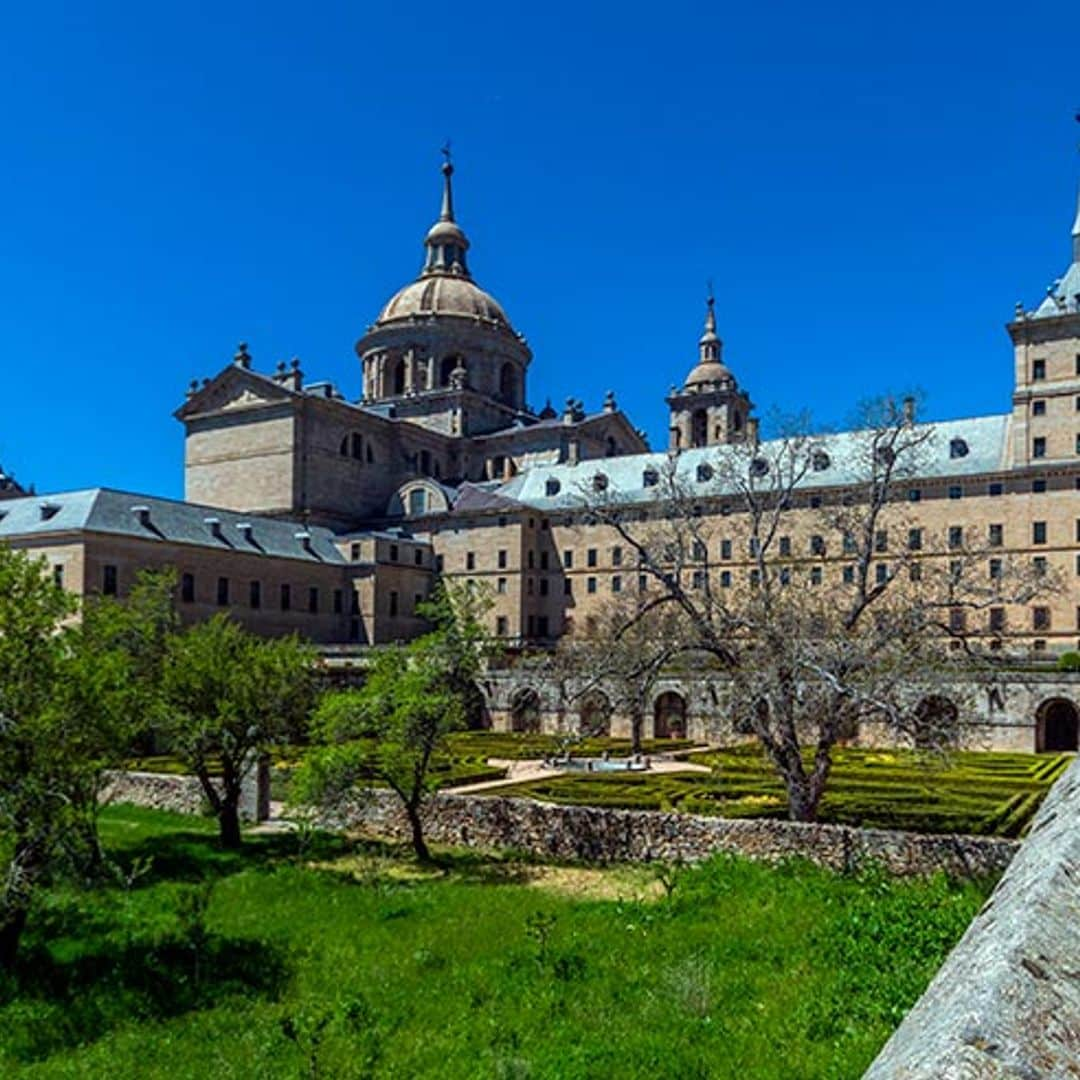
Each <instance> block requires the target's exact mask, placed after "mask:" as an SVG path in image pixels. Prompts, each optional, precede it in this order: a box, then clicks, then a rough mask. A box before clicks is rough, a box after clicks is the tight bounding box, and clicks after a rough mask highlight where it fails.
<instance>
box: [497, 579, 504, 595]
mask: <svg viewBox="0 0 1080 1080" xmlns="http://www.w3.org/2000/svg"><path fill="white" fill-rule="evenodd" d="M495 591H496V592H497V593H505V592H506V578H504V577H501V578H499V580H498V581H497V582H496V584H495Z"/></svg>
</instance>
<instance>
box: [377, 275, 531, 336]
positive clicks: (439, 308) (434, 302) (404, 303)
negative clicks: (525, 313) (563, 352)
mask: <svg viewBox="0 0 1080 1080" xmlns="http://www.w3.org/2000/svg"><path fill="white" fill-rule="evenodd" d="M430 315H457V316H460V317H462V318H468V319H474V318H480V319H486V320H488V321H489V322H494V323H498V324H499V325H500V326H503V327H505V328H506V329H507V330H509V329H510V320H509V319H508V318H507V317H506V312H505V311H503V309H502V308H501V307H500V306H499V305H498V303H497V302H496V301H495V300H494V299H493V298H492V297H490V296H489V295H488V294H487V293H486V292H484V290H483V289H481V288H480V287H479V286H478V285H475V284H474V283H473V282H472V281H470V280H469V279H468V278H466V277H454V276H451V275H443V274H431V275H429V276H427V277H422V278H420V279H419V280H417V281H413V282H411V283H410V284H408V285H406V286H405V288H403V289H400V290H399V291H398V292H397V293H395V294H394V295H393V296H392V297H391V298H390V300H389V302H388V303H387V304H386V306H385V307H384V308H383V309H382V311H381V312H380V313H379V317H378V319H376V321H375V324H376V326H381V325H383V324H384V323H388V322H391V321H392V320H395V319H408V318H426V317H428V316H430Z"/></svg>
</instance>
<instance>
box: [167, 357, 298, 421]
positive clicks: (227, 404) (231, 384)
mask: <svg viewBox="0 0 1080 1080" xmlns="http://www.w3.org/2000/svg"><path fill="white" fill-rule="evenodd" d="M294 396H295V395H294V392H293V391H292V390H291V389H289V388H287V387H284V386H281V385H280V384H278V383H276V382H275V381H274V380H273V379H269V378H267V377H266V376H265V375H259V374H257V373H256V372H252V371H247V370H243V369H238V368H227V369H226V370H225V371H223V372H221V374H219V375H218V376H217V377H216V378H214V379H211V380H210V382H209V383H207V384H206V385H205V386H203V387H202V388H201V389H199V390H197V391H196V392H195V393H194V394H193V395H192V396H191V397H189V398H188V400H187V401H186V402H185V403H184V404H183V406H181V408H180V409H179V410H178V412H177V416H179V417H180V418H181V419H183V418H186V417H190V416H196V415H199V414H202V413H214V412H229V411H232V410H234V409H235V410H242V409H253V408H259V407H260V406H264V405H273V404H276V403H278V402H281V401H287V400H288V399H289V398H291V397H294Z"/></svg>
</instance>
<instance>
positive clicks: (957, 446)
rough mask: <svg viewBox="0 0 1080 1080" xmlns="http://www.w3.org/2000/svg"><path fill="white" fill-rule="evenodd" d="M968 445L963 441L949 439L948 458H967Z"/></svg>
mask: <svg viewBox="0 0 1080 1080" xmlns="http://www.w3.org/2000/svg"><path fill="white" fill-rule="evenodd" d="M967 454H968V444H967V443H966V442H964V440H963V439H950V440H949V457H951V458H962V457H967Z"/></svg>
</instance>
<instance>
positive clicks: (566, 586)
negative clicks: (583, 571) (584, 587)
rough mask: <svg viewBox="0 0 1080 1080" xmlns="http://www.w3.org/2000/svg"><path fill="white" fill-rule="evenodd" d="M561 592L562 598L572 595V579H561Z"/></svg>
mask: <svg viewBox="0 0 1080 1080" xmlns="http://www.w3.org/2000/svg"><path fill="white" fill-rule="evenodd" d="M562 591H563V596H573V595H574V582H573V579H572V578H563V583H562Z"/></svg>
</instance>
